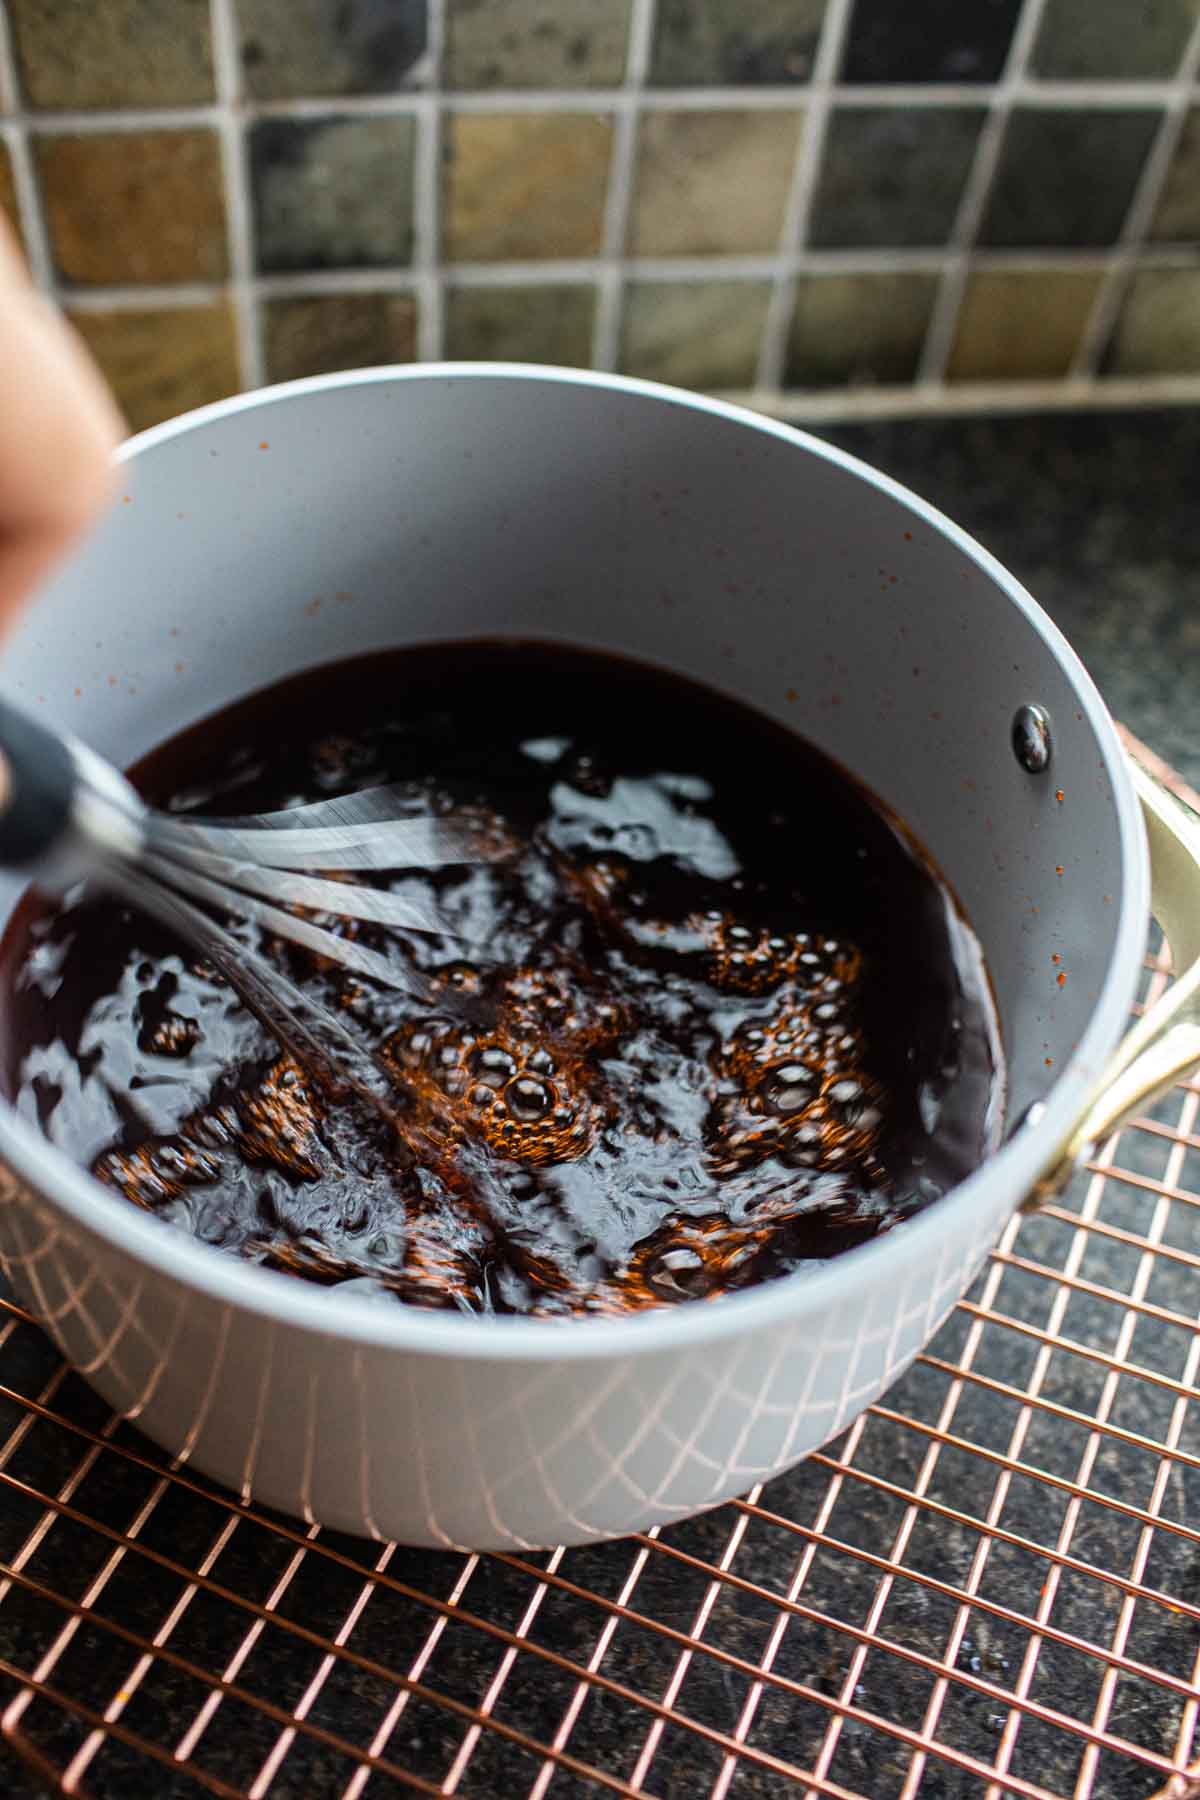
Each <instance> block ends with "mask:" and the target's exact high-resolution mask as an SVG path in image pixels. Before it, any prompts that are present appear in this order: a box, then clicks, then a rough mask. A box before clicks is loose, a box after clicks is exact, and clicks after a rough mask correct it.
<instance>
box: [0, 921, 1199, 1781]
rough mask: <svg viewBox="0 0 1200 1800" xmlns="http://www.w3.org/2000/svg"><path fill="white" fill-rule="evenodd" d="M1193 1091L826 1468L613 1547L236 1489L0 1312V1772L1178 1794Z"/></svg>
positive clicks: (1065, 1205)
mask: <svg viewBox="0 0 1200 1800" xmlns="http://www.w3.org/2000/svg"><path fill="white" fill-rule="evenodd" d="M1167 979H1168V977H1167V973H1166V962H1165V956H1164V955H1163V954H1162V953H1159V954H1157V955H1152V956H1151V957H1150V959H1149V961H1148V964H1147V972H1146V978H1145V982H1146V990H1147V991H1149V990H1150V989H1153V988H1155V987H1157V986H1161V984H1162V983H1163V982H1164V981H1166V980H1167ZM1198 1111H1200V1083H1195V1082H1193V1083H1192V1084H1189V1085H1187V1086H1185V1087H1182V1088H1179V1089H1177V1090H1176V1091H1175V1092H1174V1093H1173V1094H1171V1095H1170V1096H1169V1097H1168V1098H1167V1099H1166V1100H1165V1101H1164V1102H1162V1103H1161V1104H1160V1105H1159V1106H1157V1107H1156V1108H1155V1109H1154V1111H1153V1113H1152V1114H1151V1115H1150V1116H1148V1117H1146V1118H1142V1119H1139V1120H1137V1122H1136V1123H1135V1124H1134V1125H1132V1126H1131V1127H1129V1128H1128V1129H1127V1130H1125V1131H1124V1132H1122V1133H1121V1135H1120V1137H1119V1138H1117V1139H1116V1140H1114V1141H1112V1142H1110V1143H1109V1144H1107V1145H1106V1146H1105V1147H1104V1149H1103V1151H1102V1153H1101V1156H1100V1158H1099V1160H1098V1162H1097V1163H1096V1164H1095V1165H1094V1167H1093V1168H1092V1169H1091V1170H1090V1171H1088V1172H1087V1173H1085V1174H1084V1175H1082V1176H1081V1177H1080V1178H1079V1179H1078V1180H1077V1182H1076V1183H1075V1185H1074V1187H1073V1188H1072V1190H1071V1191H1070V1192H1069V1193H1068V1194H1067V1195H1066V1196H1065V1198H1064V1199H1063V1201H1062V1203H1061V1204H1060V1205H1057V1206H1054V1207H1052V1208H1050V1209H1049V1210H1048V1211H1047V1212H1045V1213H1043V1214H1041V1215H1040V1216H1038V1217H1036V1218H1030V1219H1026V1220H1023V1221H1017V1220H1014V1221H1013V1223H1012V1224H1011V1225H1010V1227H1009V1229H1008V1230H1007V1231H1006V1233H1005V1235H1004V1238H1003V1240H1002V1241H1001V1243H1000V1245H999V1247H998V1248H997V1250H996V1252H995V1254H994V1256H993V1257H992V1259H991V1262H990V1264H989V1266H988V1267H987V1269H986V1270H985V1272H984V1274H983V1276H982V1277H981V1279H980V1280H979V1281H978V1283H977V1284H976V1286H975V1287H974V1289H973V1290H972V1292H971V1293H970V1295H969V1296H968V1297H967V1298H966V1299H965V1300H964V1301H963V1302H962V1304H961V1305H960V1306H959V1307H958V1309H957V1311H956V1313H955V1314H954V1316H953V1318H952V1319H951V1321H950V1322H949V1323H948V1324H947V1325H946V1327H945V1328H944V1330H943V1331H942V1332H941V1333H940V1334H939V1336H938V1337H937V1339H936V1340H935V1341H934V1343H933V1344H932V1345H931V1346H930V1348H929V1350H928V1351H927V1353H926V1354H925V1355H924V1356H922V1357H921V1358H920V1359H919V1361H918V1362H917V1364H916V1365H915V1366H914V1367H913V1368H912V1369H911V1370H910V1372H909V1373H908V1374H907V1375H905V1376H904V1377H903V1379H902V1380H901V1381H900V1382H899V1383H898V1384H897V1385H896V1386H895V1387H893V1388H892V1390H891V1391H890V1392H889V1393H888V1394H887V1395H886V1396H885V1398H884V1400H883V1401H881V1402H880V1404H879V1405H878V1406H874V1407H872V1408H870V1409H869V1410H868V1411H867V1412H866V1413H865V1414H864V1415H863V1416H862V1417H861V1418H860V1419H859V1420H858V1421H857V1422H856V1423H855V1425H854V1426H853V1427H852V1428H851V1429H850V1430H849V1431H848V1432H847V1433H846V1434H845V1435H844V1436H842V1437H841V1438H839V1439H838V1440H837V1441H836V1442H834V1443H832V1444H830V1445H828V1446H827V1447H826V1449H825V1450H824V1451H822V1452H821V1453H820V1454H819V1455H816V1456H813V1457H811V1458H810V1459H809V1460H808V1462H807V1463H805V1464H804V1465H803V1466H802V1467H801V1468H799V1469H797V1470H794V1471H793V1472H792V1473H790V1474H788V1475H785V1476H783V1477H781V1478H780V1479H778V1480H776V1481H773V1482H771V1483H769V1484H768V1485H766V1486H764V1487H758V1488H755V1489H753V1490H752V1491H751V1492H750V1493H749V1494H747V1495H746V1497H745V1498H744V1499H742V1500H739V1501H737V1502H735V1503H733V1504H732V1505H729V1506H724V1507H722V1508H721V1509H720V1510H719V1511H717V1512H713V1513H709V1514H707V1515H705V1516H704V1517H703V1518H701V1519H697V1520H693V1521H691V1522H689V1523H686V1524H683V1525H678V1526H672V1527H670V1528H669V1529H663V1530H660V1531H657V1532H651V1533H649V1534H648V1535H646V1536H644V1537H632V1538H627V1539H624V1540H623V1541H621V1542H619V1543H615V1544H607V1545H603V1546H600V1547H598V1548H591V1549H582V1550H566V1551H563V1550H556V1551H554V1552H553V1553H552V1554H548V1555H543V1556H455V1555H450V1554H445V1553H440V1552H439V1553H421V1552H414V1551H408V1550H403V1549H398V1548H396V1547H395V1546H393V1545H384V1546H380V1545H379V1544H370V1543H364V1542H359V1541H357V1540H353V1539H349V1538H343V1537H339V1536H336V1535H335V1534H332V1533H327V1532H324V1531H321V1530H320V1529H318V1528H317V1527H313V1528H311V1529H305V1528H304V1527H303V1526H301V1525H298V1524H296V1523H294V1522H292V1521H290V1520H288V1519H284V1518H281V1517H278V1516H275V1515H273V1514H271V1513H269V1512H266V1511H264V1510H263V1509H261V1508H256V1507H254V1506H246V1505H240V1504H238V1503H236V1502H235V1501H233V1500H231V1499H230V1497H229V1496H228V1495H226V1494H224V1493H222V1492H219V1491H217V1490H215V1489H214V1488H212V1487H211V1486H210V1485H209V1484H208V1483H206V1482H205V1481H204V1480H203V1479H202V1478H200V1477H198V1476H196V1475H195V1474H193V1473H191V1472H189V1471H187V1470H186V1469H183V1468H180V1467H178V1466H177V1465H174V1464H170V1463H168V1462H167V1461H166V1460H165V1459H164V1458H163V1457H162V1456H161V1455H160V1454H159V1453H158V1452H157V1451H156V1450H155V1449H154V1448H153V1447H152V1446H151V1445H150V1444H148V1443H147V1442H146V1441H145V1440H144V1439H142V1438H141V1437H139V1436H138V1435H137V1433H136V1432H134V1431H133V1430H131V1429H130V1428H129V1427H128V1426H127V1425H125V1424H124V1423H122V1422H121V1421H119V1420H117V1419H115V1418H113V1417H111V1416H109V1414H108V1413H107V1411H106V1409H105V1408H104V1406H103V1405H102V1404H101V1402H100V1401H98V1400H97V1399H96V1398H95V1397H94V1396H93V1395H92V1394H91V1393H90V1391H89V1390H88V1389H87V1388H86V1387H85V1386H84V1385H83V1383H82V1382H81V1381H80V1380H79V1378H78V1377H77V1376H75V1375H74V1374H72V1373H70V1372H68V1371H67V1370H66V1369H65V1368H64V1367H63V1366H62V1365H61V1363H59V1361H58V1359H57V1357H56V1354H55V1352H54V1351H53V1350H52V1349H51V1348H50V1346H49V1345H48V1343H47V1341H46V1339H45V1338H43V1337H42V1335H41V1334H40V1332H39V1331H38V1329H37V1327H36V1325H35V1324H34V1322H33V1320H32V1319H31V1318H29V1317H28V1315H26V1314H25V1313H24V1312H22V1311H21V1310H20V1309H19V1308H18V1307H17V1306H15V1305H13V1304H12V1303H11V1302H9V1301H0V1557H2V1559H3V1560H2V1561H0V1723H2V1730H3V1734H4V1737H5V1739H6V1741H7V1744H6V1747H0V1765H5V1766H0V1780H3V1781H4V1782H5V1785H6V1790H7V1791H8V1792H9V1793H10V1794H12V1795H14V1796H20V1797H21V1800H26V1797H27V1796H32V1795H40V1794H43V1793H46V1792H60V1791H61V1792H68V1793H75V1794H85V1795H88V1794H90V1795H92V1796H93V1797H94V1800H109V1797H116V1796H120V1797H121V1800H125V1797H126V1796H142V1795H156V1796H167V1797H168V1800H176V1796H178V1797H179V1800H184V1797H189V1796H200V1795H204V1794H217V1795H225V1796H243V1795H245V1796H253V1797H255V1800H257V1797H258V1796H270V1797H272V1800H282V1797H283V1796H297V1797H299V1796H304V1797H305V1800H309V1797H318V1800H323V1797H325V1796H330V1797H334V1796H336V1797H338V1800H358V1796H360V1795H363V1794H366V1795H368V1796H369V1797H370V1800H374V1797H375V1796H378V1795H386V1794H395V1793H410V1792H412V1793H429V1794H433V1793H437V1794H459V1795H464V1796H466V1795H475V1796H491V1795H505V1796H508V1795H528V1796H530V1800H541V1796H543V1795H545V1794H547V1793H549V1794H550V1795H551V1796H553V1800H562V1797H564V1796H576V1795H582V1794H602V1793H614V1794H627V1795H632V1794H636V1795H641V1794H650V1795H661V1796H675V1795H679V1796H683V1795H686V1796H689V1797H690V1796H700V1795H709V1796H712V1797H713V1800H726V1796H729V1797H730V1800H742V1797H748V1796H755V1797H759V1796H774V1795H788V1796H792V1795H796V1796H805V1797H807V1796H816V1795H821V1796H836V1797H839V1800H892V1797H895V1800H912V1797H913V1796H921V1800H929V1797H931V1796H954V1797H958V1796H964V1797H965V1796H979V1797H980V1800H1001V1797H1004V1800H1007V1797H1008V1796H1018V1795H1019V1796H1023V1797H1025V1800H1066V1797H1068V1796H1070V1797H1071V1800H1087V1797H1089V1796H1097V1797H1102V1800H1148V1797H1149V1796H1151V1795H1154V1796H1157V1797H1158V1800H1167V1797H1170V1800H1184V1797H1185V1796H1192V1797H1197V1800H1200V1774H1193V1775H1189V1774H1188V1769H1189V1764H1190V1763H1191V1760H1192V1758H1193V1755H1196V1756H1200V1743H1194V1739H1195V1738H1196V1726H1197V1716H1198V1712H1200V1686H1198V1685H1197V1683H1198V1680H1200V1503H1198V1500H1200V1406H1198V1405H1197V1403H1196V1393H1195V1388H1196V1378H1197V1371H1198V1370H1200V1332H1198V1331H1197V1320H1198V1309H1200V1245H1198V1244H1197V1225H1198V1223H1200V1126H1198V1119H1197V1114H1198Z"/></svg>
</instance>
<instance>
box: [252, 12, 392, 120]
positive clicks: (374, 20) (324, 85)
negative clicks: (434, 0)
mask: <svg viewBox="0 0 1200 1800" xmlns="http://www.w3.org/2000/svg"><path fill="white" fill-rule="evenodd" d="M426 11H427V9H426V3H425V0H365V3H364V0H359V3H357V4H356V3H354V0H349V3H348V0H237V17H238V25H239V28H240V44H241V53H242V76H243V80H244V82H245V86H246V92H247V93H248V94H250V95H251V96H252V97H253V98H254V99H256V100H281V99H288V98H290V97H295V96H303V95H309V94H311V95H313V96H317V95H323V94H334V95H337V94H386V93H390V92H393V91H394V90H395V89H397V88H403V87H405V86H411V85H413V84H414V83H416V82H417V81H418V80H419V78H420V76H421V72H422V71H421V60H422V58H423V57H424V54H425V49H426V44H427V41H428V21H427V17H426Z"/></svg>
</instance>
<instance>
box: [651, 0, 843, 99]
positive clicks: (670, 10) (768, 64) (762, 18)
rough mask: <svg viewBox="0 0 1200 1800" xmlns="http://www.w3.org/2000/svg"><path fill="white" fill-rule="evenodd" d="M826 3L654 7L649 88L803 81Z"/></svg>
mask: <svg viewBox="0 0 1200 1800" xmlns="http://www.w3.org/2000/svg"><path fill="white" fill-rule="evenodd" d="M824 16H825V0H659V5H658V10H657V14H656V18H655V31H654V49H653V53H652V60H651V69H650V79H651V81H652V83H653V84H654V86H655V87H713V86H716V87H751V86H755V85H758V84H761V83H764V82H766V83H772V84H774V83H778V84H779V85H783V84H784V83H786V82H789V81H807V80H808V78H809V76H810V75H811V74H812V66H813V58H814V56H815V55H816V49H817V38H818V37H819V36H820V31H821V20H822V19H823V18H824Z"/></svg>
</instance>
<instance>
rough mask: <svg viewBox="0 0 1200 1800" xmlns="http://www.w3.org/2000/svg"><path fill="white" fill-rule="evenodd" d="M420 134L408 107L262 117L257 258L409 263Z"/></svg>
mask: <svg viewBox="0 0 1200 1800" xmlns="http://www.w3.org/2000/svg"><path fill="white" fill-rule="evenodd" d="M415 142H416V127H415V124H414V121H413V120H412V119H411V118H406V117H398V118H389V119H360V118H332V119H260V120H258V122H257V123H256V124H255V125H253V126H252V127H251V131H250V185H251V191H252V193H253V197H254V218H255V226H256V236H257V255H258V267H259V268H260V269H261V270H263V271H264V272H266V273H278V272H282V271H285V270H289V269H328V268H346V269H351V268H360V269H369V268H381V267H384V266H386V265H390V264H397V263H400V264H404V263H408V262H409V261H410V260H411V258H412V242H413V157H414V147H415Z"/></svg>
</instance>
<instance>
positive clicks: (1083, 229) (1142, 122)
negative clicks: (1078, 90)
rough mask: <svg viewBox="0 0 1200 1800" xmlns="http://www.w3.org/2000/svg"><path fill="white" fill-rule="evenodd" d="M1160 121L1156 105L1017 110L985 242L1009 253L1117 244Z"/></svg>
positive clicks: (984, 231) (982, 240)
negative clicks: (1064, 109) (1016, 250)
mask: <svg viewBox="0 0 1200 1800" xmlns="http://www.w3.org/2000/svg"><path fill="white" fill-rule="evenodd" d="M1160 118H1161V114H1160V113H1159V112H1158V110H1157V109H1155V108H1149V107H1096V108H1090V107H1081V108H1078V109H1074V108H1072V109H1071V110H1068V111H1061V112H1060V111H1058V110H1057V109H1056V108H1054V107H1018V108H1017V109H1016V110H1015V111H1014V113H1013V114H1012V117H1011V118H1010V119H1009V121H1008V129H1007V131H1006V132H1005V136H1004V143H1003V145H1002V146H1001V150H1000V163H999V167H998V168H997V170H996V180H995V185H994V186H993V188H992V193H991V198H990V200H989V201H988V206H987V211H986V213H985V215H984V220H983V226H982V229H981V230H980V233H979V242H980V243H981V244H986V245H994V246H997V247H1000V248H1009V249H1025V248H1033V247H1036V246H1039V245H1044V246H1047V247H1048V248H1051V249H1057V248H1063V249H1070V248H1082V247H1084V246H1087V245H1095V244H1112V243H1115V242H1116V240H1117V237H1118V236H1119V234H1120V230H1121V226H1122V224H1123V223H1124V220H1125V214H1126V213H1127V211H1128V210H1129V202H1130V201H1131V200H1132V198H1133V193H1134V189H1135V188H1136V186H1137V182H1138V177H1139V175H1140V174H1141V172H1142V166H1143V164H1144V163H1145V160H1146V153H1147V151H1148V150H1149V148H1150V145H1151V142H1152V141H1153V138H1154V134H1155V132H1156V131H1157V129H1158V125H1159V120H1160Z"/></svg>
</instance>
